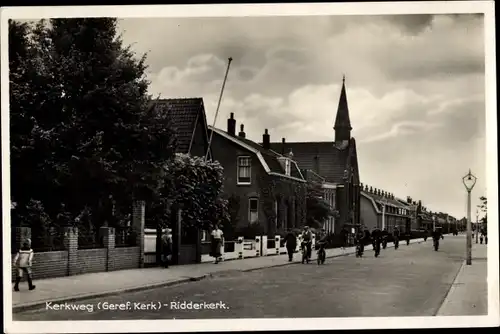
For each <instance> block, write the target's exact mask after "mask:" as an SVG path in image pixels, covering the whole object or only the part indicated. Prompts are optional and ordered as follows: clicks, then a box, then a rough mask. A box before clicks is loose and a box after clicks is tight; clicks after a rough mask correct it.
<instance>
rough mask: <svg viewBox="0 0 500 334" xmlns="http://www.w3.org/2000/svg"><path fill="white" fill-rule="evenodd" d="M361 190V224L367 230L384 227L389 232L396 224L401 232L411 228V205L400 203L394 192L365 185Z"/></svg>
mask: <svg viewBox="0 0 500 334" xmlns="http://www.w3.org/2000/svg"><path fill="white" fill-rule="evenodd" d="M362 189H363V190H362V191H361V224H362V225H364V226H366V228H368V229H369V230H372V229H374V228H375V227H377V228H379V229H384V228H386V229H387V231H388V232H389V233H391V232H392V231H393V230H394V227H395V226H398V228H399V230H400V231H402V232H406V231H410V230H411V228H412V224H411V218H412V210H413V208H412V206H411V205H409V203H406V204H404V203H402V201H401V200H398V199H397V198H396V197H395V196H394V194H392V193H388V192H386V191H383V190H380V189H377V188H373V187H369V186H368V185H365V186H364V187H363V188H362Z"/></svg>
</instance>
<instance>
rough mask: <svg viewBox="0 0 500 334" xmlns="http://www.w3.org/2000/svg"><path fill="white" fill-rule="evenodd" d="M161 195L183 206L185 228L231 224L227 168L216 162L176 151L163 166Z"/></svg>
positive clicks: (174, 203) (175, 204)
mask: <svg viewBox="0 0 500 334" xmlns="http://www.w3.org/2000/svg"><path fill="white" fill-rule="evenodd" d="M163 168H164V179H163V184H164V186H163V188H162V190H161V196H162V197H163V198H165V199H166V200H170V201H171V202H172V205H173V206H174V207H176V206H181V207H182V209H183V224H184V227H185V228H187V229H189V228H196V229H205V230H206V229H208V228H210V226H211V225H212V224H214V223H218V224H221V225H222V227H223V228H224V226H225V225H227V224H230V222H231V217H230V215H229V211H228V200H227V199H225V198H224V197H223V183H224V174H223V172H224V170H223V168H222V166H221V165H220V164H219V162H217V161H214V162H212V161H205V160H204V159H203V158H200V157H191V156H190V155H187V154H177V155H176V157H175V159H171V160H169V161H168V162H167V163H166V164H165V165H164V167H163Z"/></svg>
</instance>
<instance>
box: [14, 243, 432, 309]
mask: <svg viewBox="0 0 500 334" xmlns="http://www.w3.org/2000/svg"><path fill="white" fill-rule="evenodd" d="M422 241H423V240H422V239H414V240H411V243H412V244H413V243H420V242H422ZM393 246H394V244H393V243H390V244H388V245H387V247H393ZM369 250H372V246H371V245H369V246H366V247H365V252H366V251H369ZM354 253H355V248H354V247H350V248H346V249H345V250H342V249H340V248H334V249H327V250H326V256H327V258H332V257H338V256H345V255H351V254H354ZM312 260H313V261H316V252H314V251H313V253H312ZM300 261H301V254H300V253H295V255H294V261H292V262H288V256H287V255H274V256H264V257H256V258H248V259H243V260H231V261H224V262H221V263H219V264H214V263H198V264H191V265H182V266H171V267H170V268H168V269H164V268H158V267H155V268H140V269H130V270H119V271H110V272H100V273H92V274H84V275H76V276H65V277H57V278H49V279H43V280H38V281H35V282H34V283H35V285H36V289H35V290H33V291H28V289H27V286H26V283H25V282H22V283H21V286H20V288H21V291H20V292H14V291H13V292H12V307H13V312H20V311H23V310H27V309H33V308H38V307H40V306H43V305H45V303H46V302H53V303H61V302H69V301H76V300H83V299H88V298H95V297H104V296H109V295H115V294H119V293H122V292H130V291H139V290H146V289H150V288H156V287H162V286H171V285H176V284H182V283H185V282H189V281H198V280H201V279H203V278H205V277H210V276H216V275H217V274H220V273H223V272H231V271H240V272H246V271H252V270H257V269H263V268H271V267H279V266H285V265H290V264H293V263H299V262H300Z"/></svg>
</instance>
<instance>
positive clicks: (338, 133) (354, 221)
mask: <svg viewBox="0 0 500 334" xmlns="http://www.w3.org/2000/svg"><path fill="white" fill-rule="evenodd" d="M304 112H306V111H304ZM333 128H334V131H335V139H334V141H326V142H286V141H285V139H284V138H283V139H282V141H281V142H275V143H271V149H273V150H274V151H276V152H278V153H280V154H286V153H288V152H290V151H291V152H293V156H294V159H295V161H297V164H298V165H299V167H300V168H301V169H303V170H306V171H308V172H306V174H307V177H310V178H316V179H320V180H322V181H321V182H322V184H323V185H322V187H323V189H324V198H325V199H326V201H327V202H329V203H330V204H331V206H332V209H333V210H335V211H337V212H338V215H336V216H334V217H331V218H330V219H328V220H327V221H325V222H324V227H325V228H326V229H327V230H328V231H330V232H337V233H338V232H339V231H340V229H341V228H342V227H343V226H347V227H350V226H356V225H359V222H360V177H359V169H358V157H357V151H356V141H355V139H354V138H353V137H351V130H352V127H351V121H350V117H349V108H348V104H347V94H346V88H345V79H344V80H343V82H342V89H341V92H340V99H339V104H338V108H337V116H336V119H335V124H334V127H333Z"/></svg>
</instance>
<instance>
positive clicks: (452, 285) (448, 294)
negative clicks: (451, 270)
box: [433, 261, 465, 317]
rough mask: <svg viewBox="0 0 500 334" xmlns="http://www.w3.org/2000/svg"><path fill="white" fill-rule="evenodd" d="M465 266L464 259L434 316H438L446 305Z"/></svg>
mask: <svg viewBox="0 0 500 334" xmlns="http://www.w3.org/2000/svg"><path fill="white" fill-rule="evenodd" d="M464 266H465V261H463V262H462V265H461V266H460V268H458V270H457V273H456V274H455V277H454V278H453V282H451V284H450V287H449V288H448V291H446V294H445V295H444V297H443V299H442V300H441V304H440V305H439V307H438V309H437V310H436V312H435V313H434V314H433V316H435V317H437V316H439V314H440V313H441V310H442V309H443V307H444V306H445V304H446V301H447V300H448V299H449V296H450V293H451V291H452V290H453V287H454V286H455V284H456V283H455V282H456V281H457V278H458V276H459V275H460V273H461V272H462V271H463V270H464Z"/></svg>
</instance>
